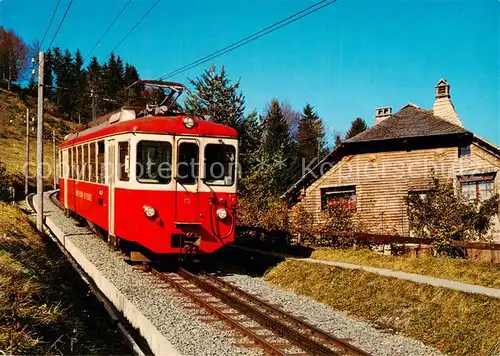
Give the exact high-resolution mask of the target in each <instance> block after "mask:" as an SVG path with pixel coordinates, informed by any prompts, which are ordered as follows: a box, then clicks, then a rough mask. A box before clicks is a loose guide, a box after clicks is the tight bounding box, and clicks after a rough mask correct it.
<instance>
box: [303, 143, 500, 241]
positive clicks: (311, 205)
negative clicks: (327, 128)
mask: <svg viewBox="0 0 500 356" xmlns="http://www.w3.org/2000/svg"><path fill="white" fill-rule="evenodd" d="M327 169H328V167H327V168H326V169H325V170H327ZM433 171H434V172H435V175H436V177H437V178H439V180H440V181H445V180H453V182H454V184H455V185H458V182H457V178H456V177H457V175H465V174H477V173H490V172H497V171H500V159H499V158H497V157H495V156H493V155H491V154H490V153H488V152H486V151H484V150H483V149H482V148H481V147H479V146H476V145H472V146H471V155H470V156H469V157H462V158H459V157H458V148H456V147H455V148H442V149H428V150H416V151H410V152H407V151H397V152H383V153H373V154H371V153H370V154H358V155H353V156H347V157H344V158H343V159H342V160H341V161H340V162H339V163H337V164H336V165H335V166H333V167H331V168H330V169H329V170H328V171H327V172H326V173H325V174H324V175H323V176H322V177H321V178H319V179H318V180H317V181H315V182H314V183H313V184H312V185H311V186H309V187H308V188H307V189H306V194H305V196H304V198H303V200H302V201H301V202H300V203H299V204H301V205H302V206H303V207H304V208H305V209H306V210H307V211H309V212H311V213H313V214H314V217H315V221H316V222H319V221H320V216H319V215H320V212H321V188H324V187H331V186H342V185H355V186H356V195H357V213H358V219H359V222H360V225H361V229H362V230H363V231H365V232H374V233H377V232H382V233H397V234H402V235H408V234H409V233H410V232H409V227H408V219H407V213H406V212H407V205H406V202H405V197H407V196H408V192H409V191H412V190H425V189H428V188H431V187H432V177H433V173H432V172H433ZM494 186H495V192H500V172H499V173H498V174H497V176H496V177H495V183H494ZM495 220H496V222H495V223H496V226H495V228H494V229H493V231H492V233H493V234H495V235H496V236H498V231H499V230H500V229H499V227H500V221H498V220H499V217H498V216H497V217H496V218H495Z"/></svg>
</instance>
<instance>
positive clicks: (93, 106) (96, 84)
mask: <svg viewBox="0 0 500 356" xmlns="http://www.w3.org/2000/svg"><path fill="white" fill-rule="evenodd" d="M101 77H102V70H101V66H100V65H99V62H98V61H97V58H96V57H95V56H94V57H92V60H91V61H90V63H89V65H88V66H87V86H86V90H87V93H86V95H85V96H86V97H87V98H89V100H90V103H89V104H90V108H88V109H89V112H90V115H89V117H91V118H92V119H94V118H95V117H97V116H98V115H99V113H100V109H99V107H100V105H99V104H100V100H99V98H100V96H99V94H100V92H101V91H102V89H101V88H102V81H101Z"/></svg>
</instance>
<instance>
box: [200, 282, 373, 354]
mask: <svg viewBox="0 0 500 356" xmlns="http://www.w3.org/2000/svg"><path fill="white" fill-rule="evenodd" d="M203 277H204V278H205V279H208V280H209V281H210V282H211V283H214V284H217V285H219V286H220V287H222V288H224V289H228V290H230V291H231V292H232V293H233V294H235V295H237V296H239V297H240V298H242V299H246V300H247V301H248V302H250V303H251V304H255V305H257V306H258V307H259V308H262V309H264V310H265V311H266V312H268V313H269V315H273V316H275V317H276V318H278V319H280V321H282V322H285V323H289V324H293V325H294V326H296V327H297V328H298V329H300V330H304V332H305V333H309V334H311V335H313V336H314V337H316V338H318V339H321V341H322V342H325V343H327V344H330V345H332V346H334V347H338V348H341V349H342V351H344V352H346V353H347V354H348V355H353V356H368V355H369V353H367V352H365V351H363V350H361V349H360V348H358V347H356V346H354V345H351V344H349V343H348V342H346V341H344V340H341V339H339V338H336V337H335V336H333V335H331V334H329V333H327V332H325V331H323V330H321V329H319V328H317V327H315V326H314V325H312V324H310V323H308V322H306V321H302V320H299V319H297V318H296V317H294V316H293V315H291V314H289V313H286V312H284V311H283V310H280V309H278V308H276V307H274V306H273V305H271V304H269V303H266V302H264V301H263V300H261V299H259V298H256V297H254V296H253V295H251V294H250V293H248V292H246V291H244V290H242V289H241V288H238V287H237V286H235V285H233V284H231V283H229V282H226V281H224V280H223V279H220V278H217V277H215V276H213V275H210V274H205V275H203Z"/></svg>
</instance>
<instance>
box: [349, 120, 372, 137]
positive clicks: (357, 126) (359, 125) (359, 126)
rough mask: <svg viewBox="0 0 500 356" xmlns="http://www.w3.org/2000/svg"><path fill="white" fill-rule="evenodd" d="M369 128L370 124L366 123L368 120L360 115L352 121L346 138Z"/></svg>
mask: <svg viewBox="0 0 500 356" xmlns="http://www.w3.org/2000/svg"><path fill="white" fill-rule="evenodd" d="M367 129H368V126H367V125H366V122H365V121H364V120H363V119H361V118H359V117H358V118H356V119H355V120H354V121H353V122H351V128H350V129H349V131H347V134H346V135H345V139H346V140H348V139H350V138H352V137H354V136H356V135H357V134H360V133H361V132H363V131H365V130H367Z"/></svg>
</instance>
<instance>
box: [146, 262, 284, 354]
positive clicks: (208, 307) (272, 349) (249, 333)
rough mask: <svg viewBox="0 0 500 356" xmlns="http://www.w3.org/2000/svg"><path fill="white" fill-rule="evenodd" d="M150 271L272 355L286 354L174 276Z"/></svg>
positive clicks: (153, 270)
mask: <svg viewBox="0 0 500 356" xmlns="http://www.w3.org/2000/svg"><path fill="white" fill-rule="evenodd" d="M151 273H153V275H155V276H157V277H158V278H159V279H161V280H162V281H165V282H167V283H168V284H170V285H171V286H172V287H174V288H176V289H177V290H179V291H180V292H181V293H182V294H184V295H185V296H187V297H189V298H190V299H191V300H193V301H194V302H195V303H197V304H199V305H201V306H202V307H203V308H205V309H206V310H207V311H208V312H210V313H211V314H213V315H215V316H216V317H218V318H219V319H221V320H223V321H224V322H227V323H229V324H230V325H231V326H232V327H234V328H235V329H237V330H238V331H239V332H241V333H242V334H244V335H246V336H247V337H249V338H250V339H252V340H253V341H254V342H256V343H257V344H258V345H260V346H261V347H262V348H263V349H264V350H266V351H268V352H270V353H271V354H273V355H280V356H285V355H287V354H286V353H284V352H283V351H282V350H281V349H280V348H278V347H276V346H274V345H273V344H272V343H270V342H268V341H267V340H266V339H265V338H263V337H262V336H260V335H258V334H257V333H254V332H253V331H252V330H251V328H248V327H245V326H244V325H243V324H242V323H241V322H239V321H237V320H235V319H233V318H231V315H228V314H225V313H224V312H223V311H222V310H221V309H219V308H217V307H215V306H214V305H212V304H211V303H210V302H208V301H207V300H205V299H204V298H202V297H200V296H199V295H196V293H195V292H193V291H191V290H189V289H188V288H186V287H184V286H183V285H181V283H179V281H177V280H176V279H175V278H172V277H170V276H169V275H168V274H166V273H162V272H159V271H157V270H155V269H152V270H151ZM188 281H189V280H188ZM233 315H234V314H233Z"/></svg>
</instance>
